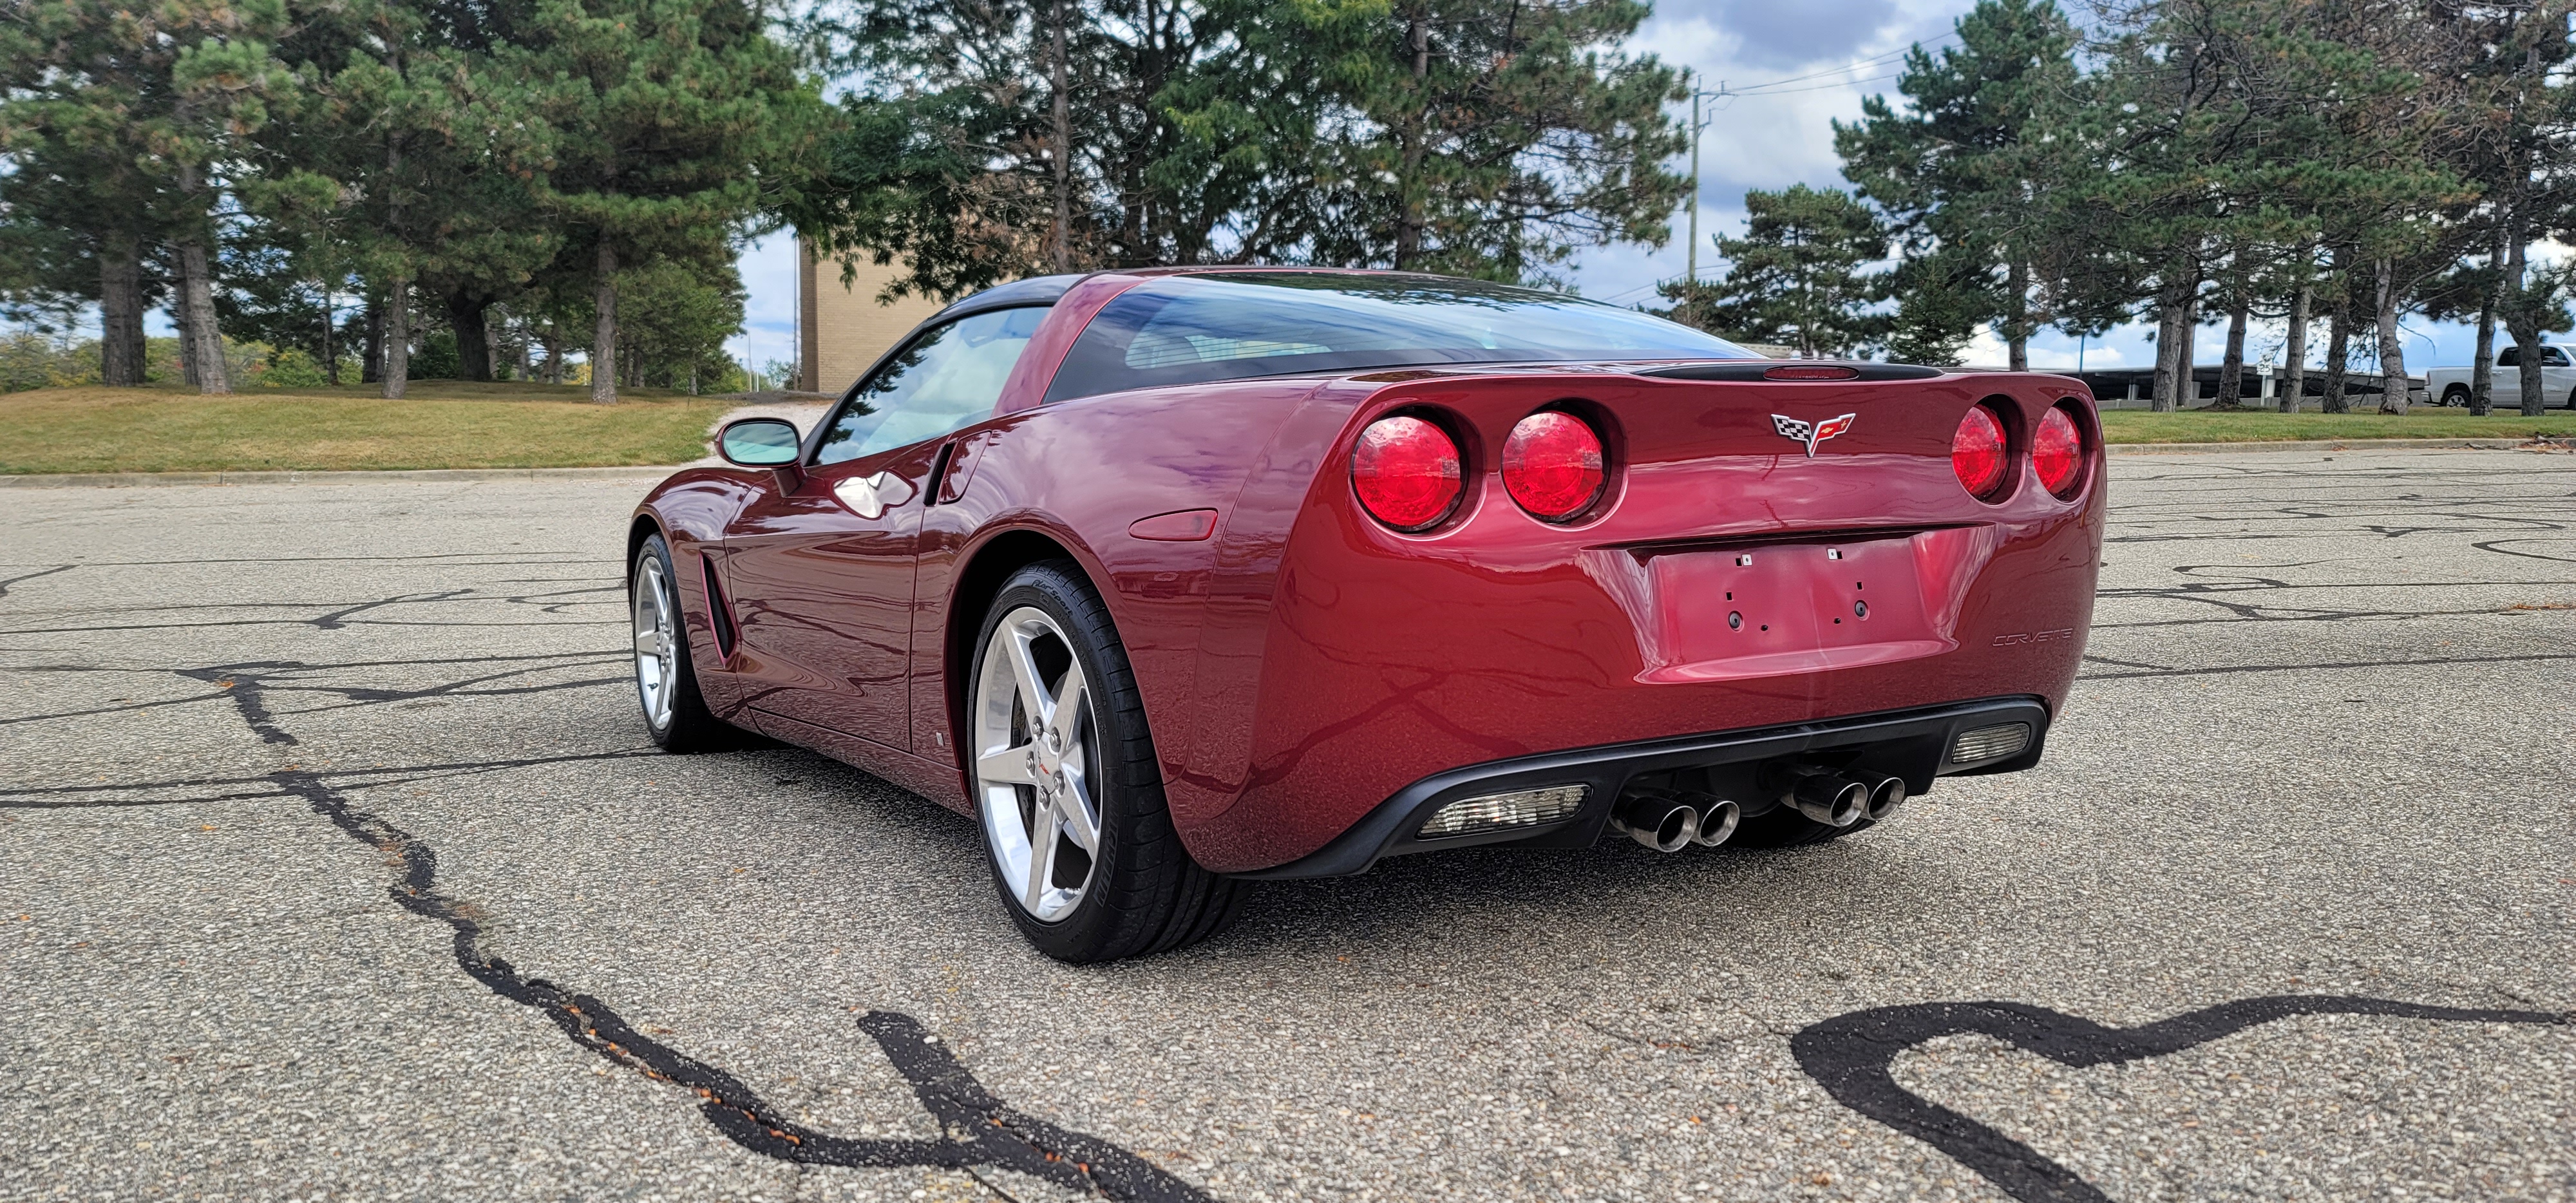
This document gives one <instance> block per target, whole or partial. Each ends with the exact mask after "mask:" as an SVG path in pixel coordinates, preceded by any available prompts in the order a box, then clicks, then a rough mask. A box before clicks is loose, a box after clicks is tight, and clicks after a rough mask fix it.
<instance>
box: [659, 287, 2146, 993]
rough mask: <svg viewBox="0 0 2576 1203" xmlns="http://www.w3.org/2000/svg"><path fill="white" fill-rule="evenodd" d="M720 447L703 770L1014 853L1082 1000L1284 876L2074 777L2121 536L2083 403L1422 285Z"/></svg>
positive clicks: (1190, 334) (1120, 325) (1107, 294)
mask: <svg viewBox="0 0 2576 1203" xmlns="http://www.w3.org/2000/svg"><path fill="white" fill-rule="evenodd" d="M717 442H718V446H719V449H720V450H721V452H722V454H723V455H724V457H725V459H726V460H727V461H728V465H729V466H727V467H725V468H720V469H718V468H708V469H692V470H689V471H685V472H682V473H680V474H679V475H677V476H674V477H673V478H671V480H669V481H666V482H664V484H663V485H662V486H661V487H660V488H658V489H656V490H655V491H654V493H653V494H652V495H650V496H648V497H647V498H646V500H645V503H644V504H643V505H642V506H639V507H638V510H637V514H636V518H635V521H634V523H633V525H632V527H631V529H630V532H629V539H628V548H627V558H628V563H629V565H630V568H629V575H628V583H629V590H630V594H629V596H630V599H631V600H632V602H633V608H634V616H635V626H634V637H635V664H636V679H637V688H638V700H639V702H640V703H641V706H642V710H643V713H644V718H645V724H646V727H647V729H648V730H649V731H650V732H651V733H652V736H653V738H654V740H655V741H656V742H657V743H659V744H661V745H662V746H663V747H666V748H670V749H672V750H675V751H680V750H691V749H703V748H713V747H724V746H732V744H733V742H734V737H735V736H737V735H738V734H739V733H740V729H741V728H746V727H747V728H751V729H754V730H757V731H758V732H760V733H761V734H763V735H766V736H768V737H770V738H773V739H781V740H786V741H788V742H792V743H797V744H801V745H804V746H806V747H810V748H814V749H817V750H819V751H822V752H824V753H826V754H827V755H830V756H833V757H837V758H839V759H842V760H845V761H848V762H849V763H852V764H855V765H859V766H860V767H862V768H865V769H867V770H869V771H870V772H874V773H876V774H878V775H879V776H882V777H885V778H887V779H888V780H891V781H895V782H898V783H900V784H902V785H904V786H905V787H907V788H910V789H913V790H916V791H918V792H920V793H921V794H923V795H924V796H926V797H929V798H931V799H933V800H935V801H938V802H940V803H942V804H944V805H947V806H949V807H952V808H954V809H956V810H957V811H959V812H961V813H963V814H967V815H970V816H973V817H974V818H975V820H976V822H977V825H978V828H979V830H980V831H981V833H982V836H983V845H984V849H985V852H986V853H987V858H986V859H987V862H988V865H989V867H990V869H991V872H992V877H993V885H994V889H995V892H996V894H997V895H998V897H999V898H1000V899H1001V900H1002V904H1003V905H1004V906H1005V907H1006V908H1007V910H1008V912H1009V914H1010V915H1011V918H1012V921H1013V922H1014V923H1015V924H1016V925H1017V926H1018V928H1019V930H1020V931H1021V933H1022V934H1023V935H1024V936H1026V937H1027V938H1028V939H1029V940H1030V941H1031V942H1032V943H1033V944H1034V945H1035V946H1036V947H1038V948H1039V949H1041V950H1042V951H1044V952H1045V953H1046V954H1047V955H1050V956H1054V957H1059V958H1062V959H1064V960H1068V961H1096V960H1103V959H1111V958H1117V957H1124V956H1135V955H1141V954H1147V953H1152V952H1157V951H1162V950H1166V949H1171V948H1177V947H1180V946H1182V945H1184V944H1188V943H1191V942H1193V941H1196V940H1201V939H1205V938H1207V937H1208V936H1209V935H1211V934H1213V933H1215V932H1217V931H1220V930H1222V929H1223V928H1224V927H1225V925H1226V924H1227V923H1228V922H1229V921H1230V920H1231V918H1232V917H1233V916H1234V915H1235V914H1236V913H1237V908H1238V905H1239V903H1240V901H1241V900H1242V898H1243V897H1244V894H1245V888H1246V887H1245V885H1244V880H1245V879H1247V878H1262V877H1315V876H1330V875H1337V874H1348V873H1358V872H1362V871H1365V870H1366V869H1368V868H1369V867H1370V866H1371V865H1373V864H1375V863H1376V862H1377V861H1378V860H1379V859H1381V858H1383V857H1386V856H1389V855H1398V854H1407V853H1419V852H1430V851H1438V850H1443V849H1451V848H1463V847H1473V846H1477V845H1491V844H1500V843H1518V844H1525V845H1532V846H1551V847H1581V846H1585V845H1588V844H1590V843H1592V842H1594V841H1596V840H1600V839H1605V838H1609V839H1619V838H1630V839H1634V840H1636V841H1637V842H1639V843H1643V844H1646V845H1648V846H1650V847H1654V848H1658V849H1662V850H1664V851H1667V852H1673V851H1680V850H1682V849H1686V848H1690V847H1692V846H1695V845H1696V846H1707V845H1721V844H1729V843H1732V844H1749V845H1765V846H1781V845H1789V844H1799V843H1814V842H1818V841H1823V840H1829V839H1834V838H1838V837H1840V836H1842V835H1846V834H1849V833H1851V832H1855V831H1860V830H1864V829H1866V828H1868V827H1869V826H1871V825H1873V824H1875V823H1879V822H1884V821H1887V820H1888V819H1890V818H1891V817H1894V816H1896V815H1898V814H1900V813H1902V809H1903V808H1904V807H1905V806H1907V805H1908V802H1907V800H1908V799H1910V798H1913V797H1916V796H1919V795H1922V794H1924V793H1926V792H1927V791H1930V790H1932V789H1933V788H1934V785H1935V783H1936V782H1937V781H1938V779H1939V778H1941V777H1944V776H1949V775H1955V774H1961V773H1990V772H2004V771H2010V770H2014V769H2019V768H2026V767H2029V766H2030V765H2032V764H2034V763H2036V762H2037V759H2038V757H2039V755H2040V750H2041V747H2042V745H2043V744H2044V742H2045V740H2046V738H2047V735H2048V731H2049V726H2050V724H2051V722H2052V720H2053V719H2054V717H2055V716H2056V714H2057V710H2058V708H2059V706H2060V705H2061V704H2062V703H2063V702H2064V700H2065V697H2066V691H2067V688H2068V686H2069V685H2070V683H2071V682H2072V681H2073V679H2074V675H2075V669H2076V663H2077V659H2078V656H2079V655H2080V653H2081V651H2082V647H2083V640H2084V635H2085V632H2086V627H2087V625H2088V621H2089V617H2090V614H2091V606H2092V598H2093V585H2094V575H2095V571H2096V565H2097V562H2098V553H2099V551H2100V548H2101V539H2102V514H2103V497H2102V485H2101V477H2102V471H2101V467H2102V461H2101V446H2100V444H2101V439H2100V433H2099V430H2098V427H2097V424H2096V417H2095V414H2094V411H2093V407H2092V402H2091V401H2090V399H2089V398H2087V397H2086V396H2085V394H2084V391H2083V388H2082V386H2081V385H2079V384H2077V383H2076V382H2074V381H2072V380H2067V379H2063V378H2059V377H2053V376H2043V375H2031V374H2001V373H1965V372H1943V371H1939V370H1935V369H1930V368H1914V367H1904V366H1900V365H1890V364H1844V363H1827V362H1811V361H1777V360H1767V359H1762V358H1759V357H1757V356H1754V355H1753V354H1752V353H1750V352H1748V351H1746V350H1745V349H1743V348H1741V347H1738V346H1735V345H1734V344H1731V343H1728V342H1726V341H1724V340H1722V339H1718V338H1715V337H1713V336H1711V335H1708V334H1706V333H1704V332H1702V331H1698V330H1693V329H1690V328H1687V327H1684V326H1679V325H1676V324H1674V323H1671V322H1668V321H1665V320H1662V319H1660V318H1657V317H1655V316H1652V315H1649V314H1643V313H1638V312H1635V311H1632V310H1623V309H1617V308H1614V307H1611V306H1607V305H1600V304H1597V303H1593V302H1588V301H1583V300H1581V299H1580V298H1574V297H1567V296H1564V295H1561V294H1553V293H1544V292H1537V291H1533V290H1529V289H1521V288H1512V287H1507V286H1503V285H1496V284H1488V283H1484V282H1480V281H1473V280H1458V279H1449V278H1443V277H1436V276H1425V275H1417V274H1408V273H1393V272H1358V271H1349V272H1346V271H1322V270H1311V269H1287V268H1183V269H1153V270H1145V271H1135V272H1100V273H1093V274H1089V275H1084V276H1078V277H1077V276H1057V277H1040V278H1035V279H1030V280H1022V281H1017V282H1014V283H1011V284H1007V285H1003V286H1001V287H998V288H994V289H990V290H987V291H986V292H983V293H979V294H977V295H976V296H973V297H968V298H965V299H963V300H960V301H958V302H957V303H956V304H954V305H952V306H950V307H949V308H948V309H947V310H945V311H943V312H942V313H941V314H940V315H939V316H937V317H934V318H933V319H931V320H930V321H928V322H926V323H924V324H923V326H922V327H921V328H920V329H918V330H916V331H914V332H913V333H912V334H911V335H909V336H907V338H906V339H905V340H904V341H903V342H901V343H899V344H897V345H896V346H895V347H894V348H892V349H891V350H890V351H889V352H888V353H887V354H886V355H885V356H884V357H883V358H881V359H880V360H879V361H878V362H877V364H876V365H875V366H873V367H871V368H870V369H869V370H868V371H867V373H866V374H864V375H863V376H861V377H860V378H859V380H858V381H857V382H856V383H854V384H853V385H852V387H851V389H850V390H849V391H848V392H847V393H845V394H844V395H843V396H842V398H841V399H840V400H839V402H837V403H836V404H835V405H834V407H833V408H832V410H831V411H830V412H829V413H828V414H827V415H826V416H825V417H824V418H823V420H822V421H821V422H819V423H817V424H816V425H815V426H814V427H813V428H812V429H810V430H807V431H802V432H800V431H798V430H796V429H795V428H794V427H792V426H790V425H788V424H787V423H784V422H781V421H778V420H776V419H771V418H751V419H745V420H742V421H737V422H735V423H732V424H730V425H729V426H727V427H726V429H725V430H724V431H723V432H722V433H721V434H720V435H719V436H718V439H717Z"/></svg>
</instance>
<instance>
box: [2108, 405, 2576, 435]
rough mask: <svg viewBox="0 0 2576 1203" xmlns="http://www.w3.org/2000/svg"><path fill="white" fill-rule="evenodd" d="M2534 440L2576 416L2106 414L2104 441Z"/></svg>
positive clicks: (2570, 426) (2572, 425)
mask: <svg viewBox="0 0 2576 1203" xmlns="http://www.w3.org/2000/svg"><path fill="white" fill-rule="evenodd" d="M2534 434H2550V435H2557V436H2560V437H2566V436H2569V435H2576V413H2570V412H2568V411H2567V410H2563V409H2553V410H2550V411H2549V412H2548V413H2547V414H2545V415H2543V416H2541V417H2537V418H2526V417H2523V416H2522V413H2521V411H2520V410H2515V411H2512V412H2506V411H2503V410H2498V411H2497V412H2495V413H2492V414H2489V415H2487V416H2486V417H2483V418H2473V417H2470V416H2469V413H2468V411H2467V410H2462V409H2439V408H2426V407H2424V406H2417V407H2416V408H2415V410H2414V412H2412V413H2408V414H2406V415H2404V416H2402V417H2401V416H2399V415H2396V414H2381V413H2357V414H2284V413H2264V412H2260V411H2244V412H2230V413H2211V412H2209V411H2207V410H2185V411H2182V412H2180V413H2170V414H2160V413H2152V412H2149V411H2147V410H2142V409H2106V410H2104V411H2102V437H2103V438H2104V439H2106V440H2108V441H2110V442H2113V443H2263V442H2273V441H2278V440H2290V439H2356V440H2358V439H2515V440H2521V439H2528V438H2530V437H2531V436H2532V435H2534Z"/></svg>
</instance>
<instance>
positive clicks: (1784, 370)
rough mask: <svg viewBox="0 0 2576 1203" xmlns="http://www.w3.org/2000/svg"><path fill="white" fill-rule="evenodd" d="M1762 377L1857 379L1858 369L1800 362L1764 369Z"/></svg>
mask: <svg viewBox="0 0 2576 1203" xmlns="http://www.w3.org/2000/svg"><path fill="white" fill-rule="evenodd" d="M1762 378H1763V379H1764V380H1858V379H1860V369H1858V368H1837V367H1831V366H1826V365H1821V364H1812V365H1810V364H1802V365H1798V366H1794V367H1777V368H1770V369H1766V370H1765V371H1764V372H1763V373H1762Z"/></svg>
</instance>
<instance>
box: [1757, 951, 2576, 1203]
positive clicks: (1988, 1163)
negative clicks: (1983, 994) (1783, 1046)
mask: <svg viewBox="0 0 2576 1203" xmlns="http://www.w3.org/2000/svg"><path fill="white" fill-rule="evenodd" d="M2297 1015H2381V1016H2389V1017H2394V1018H2400V1019H2421V1020H2437V1021H2446V1022H2452V1023H2502V1024H2550V1025H2558V1026H2564V1025H2566V1024H2567V1023H2568V1022H2569V1019H2570V1017H2569V1016H2568V1015H2565V1014H2560V1013H2554V1012H2549V1011H2512V1010H2483V1009H2476V1008H2467V1007H2436V1006H2426V1005H2423V1004H2420V1003H2408V1002H2397V1001H2393V1000H2390V999H2383V998H2356V997H2348V996H2336V995H2317V994H2287V995H2273V996H2269V997H2264V998H2245V999H2238V1000H2236V1001H2233V1002H2224V1003H2220V1004H2218V1005H2217V1006H2214V1007H2206V1008H2203V1009H2201V1010H2198V1011H2190V1012H2186V1013H2184V1014H2181V1015H2176V1016H2174V1017H2173V1018H2171V1019H2165V1020H2159V1021H2157V1022H2155V1023H2150V1024H2143V1025H2140V1026H2138V1027H2134V1028H2114V1027H2106V1026H2104V1025H2102V1024H2098V1023H2095V1022H2093V1021H2092V1020H2089V1019H2085V1018H2082V1017H2080V1016H2075V1015H2068V1014H2065V1013H2064V1012H2060V1011H2052V1010H2049V1009H2048V1008H2046V1007H2036V1006H2032V1005H2030V1004H2028V1003H2015V1002H1980V1003H1920V1004H1915V1005H1912V1006H1899V1007H1877V1008H1873V1009H1871V1010H1866V1011H1854V1012H1851V1013H1849V1014H1846V1015H1837V1016H1835V1017H1833V1018H1831V1019H1828V1020H1824V1021H1823V1022H1821V1023H1816V1024H1813V1025H1811V1026H1809V1027H1807V1028H1805V1029H1804V1030H1802V1031H1800V1032H1799V1033H1798V1034H1797V1035H1795V1036H1792V1037H1790V1039H1789V1051H1790V1055H1792V1056H1794V1057H1796V1058H1797V1060H1798V1068H1800V1069H1802V1070H1805V1071H1806V1073H1807V1076H1808V1077H1811V1078H1814V1079H1815V1080H1816V1083H1817V1084H1818V1085H1820V1086H1823V1087H1824V1088H1825V1093H1827V1094H1830V1095H1832V1096H1833V1097H1834V1101H1836V1102H1838V1103H1841V1104H1842V1105H1844V1106H1846V1107H1849V1108H1851V1109H1852V1110H1854V1111H1857V1112H1860V1113H1861V1114H1862V1115H1865V1116H1868V1117H1869V1118H1871V1119H1873V1120H1876V1121H1878V1122H1879V1123H1882V1124H1885V1125H1887V1126H1888V1127H1890V1128H1894V1129H1895V1130H1897V1131H1899V1132H1902V1133H1904V1134H1906V1135H1908V1136H1911V1137H1913V1138H1915V1139H1917V1140H1920V1141H1922V1142H1924V1143H1925V1144H1928V1145H1931V1146H1932V1147H1933V1148H1936V1149H1939V1150H1941V1151H1942V1152H1944V1153H1947V1154H1949V1155H1950V1156H1951V1157H1952V1158H1954V1159H1956V1160H1957V1161H1958V1162H1959V1163H1960V1164H1962V1165H1965V1166H1967V1167H1968V1168H1969V1169H1971V1170H1974V1171H1976V1172H1977V1174H1978V1176H1979V1177H1982V1178H1984V1179H1985V1180H1986V1181H1988V1182H1991V1183H1993V1184H1995V1186H1996V1187H1998V1188H2000V1189H2001V1190H2002V1191H2003V1192H2004V1193H2005V1194H2008V1195H2011V1196H2012V1197H2013V1198H2015V1199H2018V1200H2021V1201H2022V1203H2110V1196H2109V1195H2106V1194H2103V1193H2102V1191H2101V1190H2100V1189H2099V1188H2097V1187H2095V1186H2094V1185H2093V1184H2092V1183H2089V1182H2086V1181H2085V1180H2084V1179H2083V1178H2081V1177H2079V1176H2078V1175H2077V1174H2076V1173H2075V1171H2073V1170H2070V1169H2068V1168H2066V1167H2065V1166H2062V1165H2059V1164H2058V1163H2056V1162H2055V1161H2051V1160H2049V1159H2048V1158H2047V1157H2044V1156H2041V1155H2040V1153H2039V1151H2038V1150H2036V1149H2033V1148H2031V1147H2030V1146H2029V1145H2026V1144H2023V1143H2022V1142H2020V1141H2018V1140H2014V1139H2013V1138H2012V1137H2009V1136H2006V1135H2004V1134H2003V1133H2002V1132H2000V1131H1997V1130H1996V1129H1995V1128H1993V1127H1991V1126H1989V1125H1987V1124H1982V1123H1979V1122H1977V1121H1976V1120H1974V1119H1971V1118H1969V1117H1968V1116H1966V1115H1963V1114H1961V1113H1959V1112H1957V1111H1953V1110H1951V1109H1949V1108H1947V1107H1944V1106H1941V1105H1940V1104H1938V1103H1934V1102H1932V1101H1930V1100H1928V1099H1925V1098H1924V1097H1922V1096H1921V1095H1918V1094H1915V1093H1914V1092H1913V1091H1910V1090H1907V1089H1906V1088H1905V1087H1903V1086H1901V1085H1899V1084H1897V1081H1896V1075H1895V1074H1894V1073H1893V1072H1891V1070H1890V1067H1891V1066H1893V1065H1894V1064H1895V1062H1896V1058H1897V1057H1898V1056H1899V1055H1901V1054H1903V1053H1904V1052H1905V1051H1906V1050H1908V1049H1911V1048H1913V1047H1915V1046H1916V1045H1919V1044H1922V1043H1924V1042H1925V1041H1929V1040H1934V1039H1937V1038H1939V1037H1942V1036H1956V1035H1965V1034H1976V1035H1982V1036H1989V1037H1992V1038H1994V1039H1997V1040H2001V1041H2004V1042H2006V1043H2009V1044H2011V1045H2013V1046H2014V1047H2016V1048H2019V1049H2021V1050H2023V1051H2025V1052H2032V1053H2037V1054H2039V1055H2040V1056H2043V1057H2046V1058H2048V1059H2050V1060H2052V1061H2055V1062H2057V1063H2058V1064H2060V1065H2064V1066H2067V1067H2069V1068H2073V1069H2090V1068H2093V1067H2094V1066H2098V1065H2120V1064H2125V1063H2127V1062H2130V1061H2137V1060H2141V1059H2144V1058H2147V1057H2161V1056H2164V1055H2166V1054H2168V1053H2178V1052H2181V1051H2183V1050H2185V1049H2190V1048H2196V1047H2198V1046H2200V1045H2203V1044H2207V1043H2209V1042H2210V1041H2212V1040H2217V1039H2220V1038H2222V1037H2226V1036H2232V1035H2235V1034H2236V1033H2238V1032H2240V1031H2243V1030H2245V1029H2246V1028H2250V1027H2253V1026H2254V1025H2256V1024H2260V1023H2269V1022H2271V1021H2273V1020H2276V1019H2287V1018H2290V1017H2292V1016H2297Z"/></svg>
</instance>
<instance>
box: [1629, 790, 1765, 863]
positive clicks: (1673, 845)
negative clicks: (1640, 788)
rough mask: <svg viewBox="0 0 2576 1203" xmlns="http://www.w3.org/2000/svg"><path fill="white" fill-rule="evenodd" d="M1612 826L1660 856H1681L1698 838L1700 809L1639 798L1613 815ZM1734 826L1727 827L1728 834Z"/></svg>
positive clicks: (1651, 797)
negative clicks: (1675, 854) (1661, 853)
mask: <svg viewBox="0 0 2576 1203" xmlns="http://www.w3.org/2000/svg"><path fill="white" fill-rule="evenodd" d="M1610 825H1611V826H1613V827H1616V828H1618V829H1619V830H1621V831H1624V832H1627V833H1628V838H1629V839H1632V840H1635V841H1637V842H1638V843H1640V844H1644V845H1645V846H1647V847H1649V848H1652V849H1654V850H1655V851H1657V852H1679V851H1681V850H1682V849H1683V848H1686V847H1689V846H1690V844H1691V843H1692V841H1694V840H1695V839H1697V838H1698V836H1699V831H1700V826H1701V824H1700V812H1699V808H1698V807H1696V806H1692V805H1691V804H1690V803H1687V802H1684V801H1682V800H1680V799H1678V798H1673V797H1668V796H1665V795H1662V794H1640V795H1638V796H1637V797H1635V798H1631V799H1629V800H1628V801H1627V802H1625V803H1622V804H1621V805H1620V807H1619V809H1618V810H1616V811H1614V812H1612V813H1611V815H1610ZM1733 830H1734V826H1733V824H1732V823H1730V824H1728V833H1729V834H1732V833H1733Z"/></svg>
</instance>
